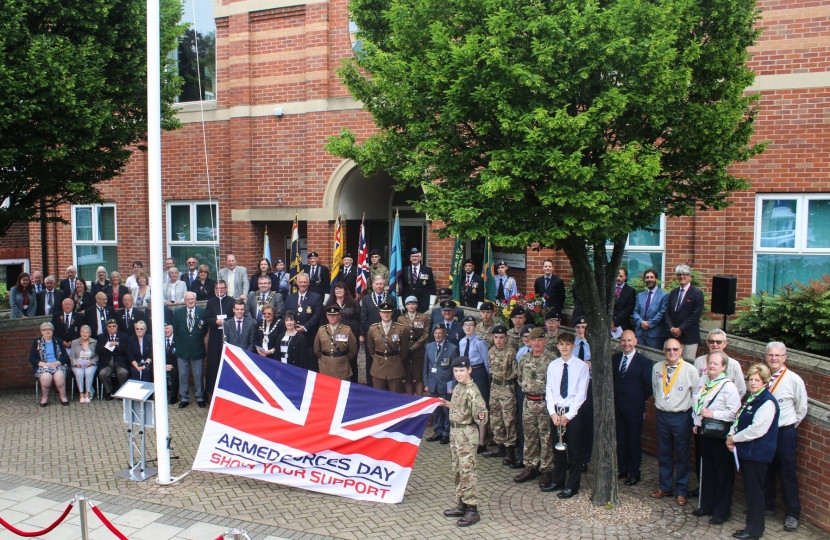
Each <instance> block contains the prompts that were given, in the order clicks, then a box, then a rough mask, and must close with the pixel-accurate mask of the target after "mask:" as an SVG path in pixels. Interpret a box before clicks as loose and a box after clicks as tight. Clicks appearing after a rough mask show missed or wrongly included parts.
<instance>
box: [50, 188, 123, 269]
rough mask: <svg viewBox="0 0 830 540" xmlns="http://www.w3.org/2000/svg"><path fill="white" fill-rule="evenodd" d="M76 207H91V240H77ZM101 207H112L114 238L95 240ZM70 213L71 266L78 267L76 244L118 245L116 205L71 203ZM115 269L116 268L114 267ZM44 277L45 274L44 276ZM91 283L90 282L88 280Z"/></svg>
mask: <svg viewBox="0 0 830 540" xmlns="http://www.w3.org/2000/svg"><path fill="white" fill-rule="evenodd" d="M77 208H91V209H92V240H78V234H77V233H78V229H77V228H76V227H75V226H76V225H77V224H76V223H75V210H76V209H77ZM101 208H112V209H113V222H114V223H113V226H114V227H115V240H96V239H97V238H98V215H97V211H98V210H99V209H101ZM71 213H72V220H71V223H72V266H74V267H75V268H78V250H77V249H76V247H77V246H96V247H104V246H107V247H109V246H115V247H116V248H117V247H118V207H117V206H116V205H115V203H104V204H73V205H72V208H71ZM116 270H117V269H116ZM44 277H45V276H44ZM88 283H91V282H88Z"/></svg>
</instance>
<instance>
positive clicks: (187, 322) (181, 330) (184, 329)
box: [173, 291, 207, 409]
mask: <svg viewBox="0 0 830 540" xmlns="http://www.w3.org/2000/svg"><path fill="white" fill-rule="evenodd" d="M204 316H205V313H204V311H202V308H200V307H198V306H197V305H196V293H194V292H190V291H188V292H187V293H185V295H184V307H180V308H179V309H177V310H176V312H175V313H174V315H173V334H174V335H175V336H176V360H177V361H178V364H179V393H180V394H181V395H182V402H181V403H179V408H180V409H184V408H185V407H187V406H188V405H190V385H189V382H190V372H191V371H193V386H194V387H195V389H196V404H197V405H198V406H199V408H200V409H204V408H205V406H206V403H205V397H204V393H203V392H204V388H203V387H202V366H203V365H204V361H205V353H206V352H207V351H205V331H206V328H205V325H204Z"/></svg>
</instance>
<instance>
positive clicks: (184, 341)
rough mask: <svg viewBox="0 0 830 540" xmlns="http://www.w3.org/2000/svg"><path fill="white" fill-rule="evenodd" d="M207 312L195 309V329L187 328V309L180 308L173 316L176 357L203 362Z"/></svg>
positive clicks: (197, 307)
mask: <svg viewBox="0 0 830 540" xmlns="http://www.w3.org/2000/svg"><path fill="white" fill-rule="evenodd" d="M204 318H205V311H204V309H202V308H201V307H199V306H196V307H194V308H193V327H192V328H191V329H189V330H188V328H187V307H180V308H179V309H177V310H176V311H175V313H174V314H173V325H172V326H173V335H175V336H176V357H177V358H181V359H182V360H201V359H203V358H204V357H205V355H206V350H205V332H206V331H207V328H206V322H205V320H204Z"/></svg>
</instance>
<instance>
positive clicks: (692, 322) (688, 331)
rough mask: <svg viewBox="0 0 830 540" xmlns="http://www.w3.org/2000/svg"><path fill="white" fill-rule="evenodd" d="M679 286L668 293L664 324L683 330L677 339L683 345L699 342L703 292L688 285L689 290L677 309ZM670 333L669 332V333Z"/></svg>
mask: <svg viewBox="0 0 830 540" xmlns="http://www.w3.org/2000/svg"><path fill="white" fill-rule="evenodd" d="M679 294H680V288H679V287H678V288H677V289H674V290H673V291H672V292H670V293H669V300H668V302H669V304H668V307H667V309H666V318H667V321H666V325H667V326H668V328H680V331H681V332H683V333H682V334H681V335H680V337H679V338H678V340H679V341H680V343H682V344H683V345H693V344H697V343H700V316H701V315H702V314H703V292H702V291H701V290H700V289H698V288H697V287H695V286H694V285H689V292H688V293H687V294H686V295H685V296H684V297H683V302H682V303H681V306H680V308H679V309H677V298H678V295H679ZM669 335H670V333H669Z"/></svg>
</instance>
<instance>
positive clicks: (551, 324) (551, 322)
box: [545, 308, 562, 358]
mask: <svg viewBox="0 0 830 540" xmlns="http://www.w3.org/2000/svg"><path fill="white" fill-rule="evenodd" d="M561 321H562V316H561V315H560V314H559V311H557V310H556V309H555V308H554V309H550V310H548V312H547V313H545V330H546V332H545V337H546V338H548V340H547V342H546V343H545V350H546V351H550V352H552V353H553V354H554V355H555V356H556V357H557V358H559V349H558V348H557V347H556V345H557V343H558V341H559V323H560V322H561Z"/></svg>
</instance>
